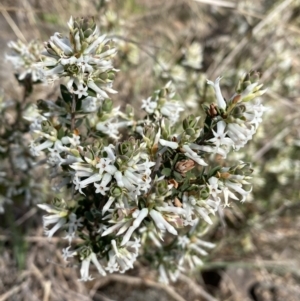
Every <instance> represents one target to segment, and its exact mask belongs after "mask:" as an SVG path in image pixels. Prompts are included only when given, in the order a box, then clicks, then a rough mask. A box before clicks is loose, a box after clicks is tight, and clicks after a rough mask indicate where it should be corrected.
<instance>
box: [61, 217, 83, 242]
mask: <svg viewBox="0 0 300 301" xmlns="http://www.w3.org/2000/svg"><path fill="white" fill-rule="evenodd" d="M81 221H82V218H81V217H80V218H77V216H76V214H75V213H71V214H70V215H69V223H68V233H67V235H66V237H65V239H68V240H69V244H71V242H72V239H73V238H75V237H76V232H77V228H78V227H82V224H81Z"/></svg>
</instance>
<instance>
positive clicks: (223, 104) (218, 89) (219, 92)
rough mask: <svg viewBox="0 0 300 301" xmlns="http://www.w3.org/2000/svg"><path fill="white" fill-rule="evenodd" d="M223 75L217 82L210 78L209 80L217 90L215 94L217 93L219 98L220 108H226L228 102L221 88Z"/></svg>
mask: <svg viewBox="0 0 300 301" xmlns="http://www.w3.org/2000/svg"><path fill="white" fill-rule="evenodd" d="M221 78H222V77H218V78H217V79H216V80H215V82H212V81H210V80H207V83H208V84H209V85H211V86H213V88H214V90H215V94H216V98H217V105H218V107H219V108H220V109H223V110H226V106H227V104H226V102H225V100H224V98H223V95H222V92H221V89H220V80H221Z"/></svg>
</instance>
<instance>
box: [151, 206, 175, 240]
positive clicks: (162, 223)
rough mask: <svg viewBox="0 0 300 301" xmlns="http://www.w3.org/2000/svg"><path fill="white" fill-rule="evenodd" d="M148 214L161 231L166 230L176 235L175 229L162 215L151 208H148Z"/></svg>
mask: <svg viewBox="0 0 300 301" xmlns="http://www.w3.org/2000/svg"><path fill="white" fill-rule="evenodd" d="M149 215H150V216H151V218H152V220H153V222H154V225H155V226H156V228H157V229H159V230H162V231H165V230H167V231H168V232H169V233H171V234H173V235H177V231H176V229H175V228H174V227H173V226H172V225H171V224H169V223H168V222H167V221H166V220H165V219H164V217H163V215H162V214H161V213H160V212H158V211H157V210H155V209H152V210H150V212H149Z"/></svg>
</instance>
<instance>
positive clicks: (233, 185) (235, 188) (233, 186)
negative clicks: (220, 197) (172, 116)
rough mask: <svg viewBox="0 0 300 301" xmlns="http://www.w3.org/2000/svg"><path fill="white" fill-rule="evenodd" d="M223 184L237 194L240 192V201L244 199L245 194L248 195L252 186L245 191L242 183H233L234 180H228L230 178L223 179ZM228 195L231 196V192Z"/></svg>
mask: <svg viewBox="0 0 300 301" xmlns="http://www.w3.org/2000/svg"><path fill="white" fill-rule="evenodd" d="M224 185H225V186H226V187H228V188H229V189H231V190H233V191H235V192H237V193H238V194H240V195H241V196H242V198H241V200H240V201H241V202H242V203H243V202H244V201H245V200H246V198H247V196H248V195H249V194H250V192H251V191H252V187H251V189H250V190H248V191H246V190H244V189H243V188H242V186H243V185H242V184H241V183H235V182H233V181H230V179H228V180H225V181H224ZM230 196H231V197H232V194H231V195H230ZM236 198H237V197H236V196H235V197H234V199H236Z"/></svg>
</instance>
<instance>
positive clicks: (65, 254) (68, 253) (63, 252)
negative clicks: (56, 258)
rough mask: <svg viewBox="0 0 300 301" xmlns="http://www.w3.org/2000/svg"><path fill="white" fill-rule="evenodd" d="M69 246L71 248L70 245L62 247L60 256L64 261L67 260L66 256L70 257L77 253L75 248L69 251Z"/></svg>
mask: <svg viewBox="0 0 300 301" xmlns="http://www.w3.org/2000/svg"><path fill="white" fill-rule="evenodd" d="M70 248H71V246H68V247H67V248H64V249H62V257H63V259H64V260H65V261H66V262H68V258H72V257H74V256H75V255H77V252H76V250H75V251H69V249H70Z"/></svg>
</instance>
